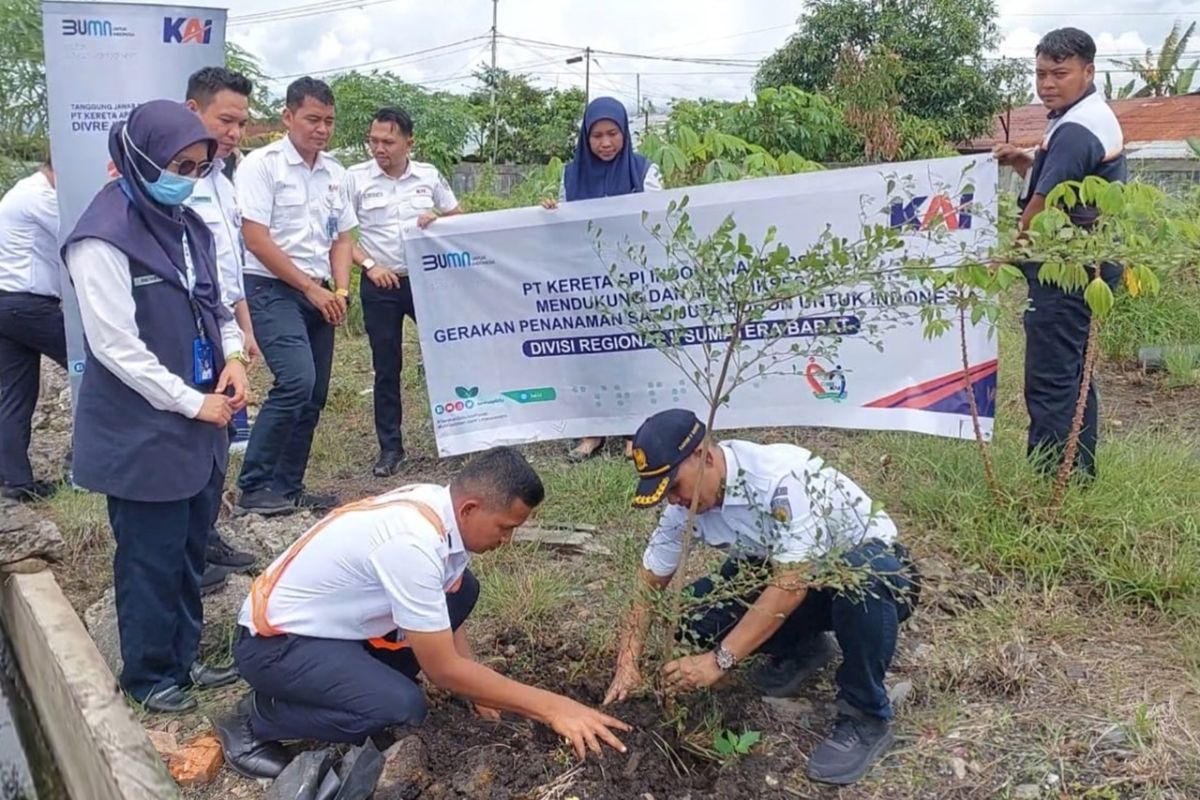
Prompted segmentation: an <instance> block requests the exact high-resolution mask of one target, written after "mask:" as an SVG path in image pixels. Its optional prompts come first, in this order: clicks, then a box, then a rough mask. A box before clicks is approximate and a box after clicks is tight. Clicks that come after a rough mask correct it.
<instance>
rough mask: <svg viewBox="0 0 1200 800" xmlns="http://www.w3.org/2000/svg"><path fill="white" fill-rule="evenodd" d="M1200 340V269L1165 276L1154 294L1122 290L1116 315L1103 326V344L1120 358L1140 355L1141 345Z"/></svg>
mask: <svg viewBox="0 0 1200 800" xmlns="http://www.w3.org/2000/svg"><path fill="white" fill-rule="evenodd" d="M1175 342H1182V343H1187V344H1196V343H1197V342H1200V271H1198V270H1196V268H1195V267H1193V268H1191V269H1190V271H1184V270H1180V271H1179V272H1178V273H1176V274H1174V275H1169V276H1165V277H1164V278H1163V280H1162V291H1161V292H1160V293H1159V294H1157V295H1155V296H1153V297H1138V298H1133V297H1129V296H1128V295H1126V294H1124V293H1121V294H1120V295H1119V298H1118V302H1117V305H1116V307H1115V308H1114V309H1113V313H1112V315H1111V316H1110V317H1109V318H1108V319H1107V320H1106V321H1105V323H1104V327H1103V328H1101V329H1100V346H1101V348H1102V350H1103V352H1104V354H1105V355H1107V356H1108V357H1109V358H1110V359H1114V360H1117V361H1128V360H1131V359H1134V358H1136V357H1137V352H1138V348H1139V347H1143V346H1146V345H1161V344H1171V343H1175Z"/></svg>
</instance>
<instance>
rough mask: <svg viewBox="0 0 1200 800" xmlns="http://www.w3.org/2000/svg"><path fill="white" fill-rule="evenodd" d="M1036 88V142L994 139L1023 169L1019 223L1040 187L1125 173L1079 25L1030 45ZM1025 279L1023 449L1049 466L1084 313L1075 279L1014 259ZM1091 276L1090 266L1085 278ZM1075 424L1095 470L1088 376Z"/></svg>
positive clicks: (1075, 211) (1062, 442)
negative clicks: (1042, 110) (1023, 144)
mask: <svg viewBox="0 0 1200 800" xmlns="http://www.w3.org/2000/svg"><path fill="white" fill-rule="evenodd" d="M1036 53H1037V90H1038V96H1039V97H1040V98H1041V100H1042V104H1043V105H1045V106H1046V108H1047V109H1048V110H1049V112H1050V113H1049V122H1048V124H1047V126H1046V135H1045V137H1044V138H1043V139H1042V143H1041V144H1040V145H1038V147H1037V149H1036V150H1034V151H1033V152H1029V151H1026V150H1023V149H1021V148H1019V147H1016V146H1015V145H1011V144H1002V145H999V146H997V147H996V151H995V154H996V158H997V160H998V161H999V162H1000V163H1001V164H1002V165H1004V166H1007V167H1012V168H1013V169H1015V170H1016V171H1017V172H1018V173H1019V174H1020V175H1021V176H1022V177H1024V178H1025V189H1024V190H1023V191H1022V192H1021V198H1020V204H1021V211H1022V213H1021V222H1020V228H1021V230H1022V231H1027V230H1028V229H1029V225H1030V223H1031V222H1032V221H1033V218H1034V217H1036V216H1037V215H1038V214H1040V213H1041V212H1042V211H1043V210H1044V209H1045V208H1046V196H1047V195H1048V194H1050V192H1052V191H1053V190H1054V188H1055V187H1056V186H1058V185H1059V184H1061V183H1065V182H1067V181H1082V180H1083V179H1084V178H1086V177H1088V176H1090V175H1095V176H1097V177H1100V178H1103V179H1104V180H1107V181H1124V180H1126V178H1127V177H1128V171H1127V169H1126V165H1125V154H1124V153H1125V150H1124V147H1125V144H1124V137H1123V135H1122V133H1121V124H1120V123H1119V122H1118V121H1117V117H1116V114H1114V113H1113V111H1112V109H1111V108H1109V106H1108V103H1107V102H1105V100H1104V97H1103V96H1102V95H1100V94H1098V93H1097V92H1096V85H1095V83H1094V82H1093V81H1094V79H1095V77H1096V66H1095V64H1094V60H1095V57H1096V43H1095V42H1094V41H1092V37H1091V36H1089V35H1088V34H1087V33H1085V32H1084V31H1081V30H1079V29H1078V28H1060V29H1058V30H1054V31H1050V32H1049V33H1047V34H1046V35H1045V36H1043V37H1042V40H1041V41H1040V42H1038V46H1037V50H1036ZM1068 211H1069V213H1070V216H1071V221H1072V222H1073V223H1075V224H1076V225H1078V226H1080V227H1082V228H1088V227H1090V226H1091V225H1093V224H1094V223H1095V220H1096V209H1094V208H1089V207H1086V206H1076V207H1075V208H1071V209H1068ZM1018 266H1020V268H1021V270H1022V271H1023V272H1024V273H1025V278H1026V280H1027V281H1028V283H1029V302H1030V305H1029V309H1028V310H1026V312H1025V406H1026V408H1027V409H1028V411H1029V445H1028V447H1029V457H1030V458H1031V459H1033V460H1034V462H1035V463H1036V464H1037V465H1038V466H1039V467H1041V468H1042V469H1044V470H1045V471H1047V472H1056V471H1057V470H1058V467H1059V462H1061V461H1062V458H1063V455H1064V452H1063V451H1064V449H1065V447H1066V444H1067V439H1068V438H1069V436H1070V431H1071V425H1072V423H1073V422H1074V419H1075V406H1076V403H1077V401H1078V398H1079V388H1080V383H1081V381H1082V379H1083V362H1084V354H1085V350H1086V349H1087V339H1088V327H1089V325H1090V323H1091V318H1092V313H1091V310H1090V309H1089V308H1088V305H1087V303H1086V302H1085V301H1084V298H1083V289H1082V288H1080V289H1078V290H1075V291H1070V292H1068V291H1066V290H1064V289H1062V288H1060V287H1059V286H1056V285H1054V284H1052V283H1049V282H1046V283H1043V282H1042V281H1041V279H1040V278H1039V277H1038V273H1039V271H1040V269H1041V267H1042V264H1041V263H1040V262H1037V261H1026V262H1023V263H1021V264H1019V265H1018ZM1120 274H1121V270H1120V268H1119V267H1118V266H1117V265H1116V264H1108V263H1106V264H1102V265H1101V269H1100V276H1101V277H1102V278H1103V279H1104V280H1105V281H1106V282H1107V283H1108V284H1109V285H1110V286H1115V285H1116V283H1117V281H1118V279H1119V277H1120ZM1090 277H1091V276H1089V279H1090ZM1086 403H1087V404H1086V405H1085V407H1084V414H1083V427H1082V428H1081V429H1080V431H1079V449H1078V451H1077V452H1076V455H1075V463H1074V464H1073V465H1072V467H1077V468H1078V469H1080V470H1081V471H1082V472H1083V474H1085V475H1087V476H1089V477H1095V474H1096V447H1097V445H1098V438H1099V416H1100V412H1099V401H1098V399H1097V395H1096V384H1095V382H1094V381H1093V382H1092V383H1091V385H1090V386H1089V387H1088V393H1087V401H1086Z"/></svg>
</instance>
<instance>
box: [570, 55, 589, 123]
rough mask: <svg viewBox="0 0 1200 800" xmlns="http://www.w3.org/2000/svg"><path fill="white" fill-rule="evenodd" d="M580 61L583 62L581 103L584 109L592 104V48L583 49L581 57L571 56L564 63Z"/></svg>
mask: <svg viewBox="0 0 1200 800" xmlns="http://www.w3.org/2000/svg"><path fill="white" fill-rule="evenodd" d="M580 61H582V62H584V67H583V96H584V101H583V104H584V107H585V108H586V107H587V104H588V103H590V102H592V48H590V47H585V48H583V55H581V56H571V57H570V58H568V59H567V62H566V63H568V64H578V63H579V62H580Z"/></svg>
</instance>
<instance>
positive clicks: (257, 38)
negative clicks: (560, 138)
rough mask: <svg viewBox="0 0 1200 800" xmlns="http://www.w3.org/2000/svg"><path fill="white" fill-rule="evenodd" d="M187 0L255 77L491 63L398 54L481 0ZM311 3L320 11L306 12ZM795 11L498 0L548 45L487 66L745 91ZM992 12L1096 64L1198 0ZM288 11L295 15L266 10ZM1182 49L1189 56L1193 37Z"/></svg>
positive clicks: (512, 51) (483, 24) (1018, 32)
mask: <svg viewBox="0 0 1200 800" xmlns="http://www.w3.org/2000/svg"><path fill="white" fill-rule="evenodd" d="M200 4H203V5H229V6H230V27H229V37H230V38H231V39H232V40H233V41H235V42H237V43H239V44H241V45H243V46H245V47H246V48H247V49H249V50H250V51H251V52H253V53H255V54H256V55H257V56H258V57H259V58H260V60H261V61H262V62H263V64H264V66H265V67H266V71H267V72H268V74H270V75H272V76H280V77H281V78H286V77H289V76H293V75H294V74H297V73H306V72H310V73H318V72H321V71H337V70H339V69H341V68H350V67H355V66H360V65H363V64H364V63H365V62H370V63H367V66H366V67H363V68H366V69H369V68H370V67H371V66H378V67H379V68H381V69H389V70H391V71H393V72H395V73H396V74H398V75H399V76H400V77H402V78H404V79H405V80H408V81H412V82H416V83H421V84H425V85H427V86H428V87H429V88H436V89H447V90H451V91H465V90H467V89H468V88H469V87H470V85H471V81H470V79H469V77H468V76H469V74H470V72H471V71H472V70H473V69H475V68H476V67H478V66H479V65H480V64H482V63H485V62H487V61H488V60H489V59H490V43H489V42H488V41H487V40H486V39H483V38H480V39H478V40H472V41H466V42H464V43H462V44H456V45H454V46H453V47H448V48H444V49H440V50H435V51H433V52H430V53H424V54H418V55H409V54H412V53H415V52H416V51H423V50H428V49H431V48H438V47H441V46H443V45H450V44H453V43H456V42H461V41H463V40H471V39H473V37H484V36H486V35H487V34H488V32H489V29H490V27H491V24H492V2H491V0H441V2H438V1H437V0H435V1H434V2H430V1H429V0H386V1H384V2H380V0H358V2H357V3H356V4H352V2H351V0H325V2H324V3H322V4H320V6H316V4H315V3H314V2H313V0H231V2H229V3H225V4H222V3H218V2H210V0H201V3H200ZM316 8H320V9H321V11H320V13H314V11H315V10H316ZM331 8H337V9H340V10H335V11H330V10H328V9H331ZM802 8H803V4H802V3H797V2H791V3H788V2H778V0H732V1H731V0H599V2H584V0H500V2H499V31H500V33H501V34H503V35H507V36H513V37H520V38H525V39H533V40H538V41H540V42H545V43H548V44H528V43H524V44H523V43H517V42H512V41H506V40H504V39H501V40H500V44H499V48H498V63H499V65H500V66H502V67H505V68H508V69H514V70H519V71H522V72H528V73H533V74H536V75H538V76H539V78H540V79H541V81H542V82H543V83H544V84H546V85H557V86H582V85H583V81H584V70H583V64H582V63H576V64H567V63H565V60H566V59H567V58H569V57H571V56H572V55H580V54H581V53H582V48H584V47H588V46H590V47H592V48H596V49H600V50H610V51H619V52H624V53H637V54H642V55H657V56H684V57H688V58H710V59H721V60H723V61H726V62H731V63H722V64H711V65H710V64H688V63H678V62H672V61H665V60H647V59H631V58H623V57H618V56H613V55H604V54H597V55H596V56H595V57H594V61H593V64H592V87H593V92H592V93H593V96H595V95H596V94H599V93H606V94H612V95H614V96H616V97H618V98H620V99H621V100H623V101H625V102H626V103H627V104H628V105H630V106H631V107H632V106H633V105H634V101H635V97H636V94H637V81H638V78H637V74H638V73H640V74H641V93H642V96H643V97H648V98H650V99H651V100H652V101H655V102H661V101H664V100H667V99H668V98H670V97H672V96H683V97H699V96H705V97H718V98H730V99H734V98H740V97H743V96H744V95H745V94H746V93H747V92H748V91H749V90H750V84H751V79H752V77H753V72H754V67H753V63H752V62H755V61H757V60H758V59H761V58H763V57H764V56H766V55H768V54H769V53H770V52H772V51H773V50H774V49H775V48H777V47H778V46H780V45H781V44H782V43H783V42H784V41H785V40H786V38H787V36H788V34H789V33H790V32H792V31H794V30H795V19H796V17H797V16H798V15H799V13H800V11H801V9H802ZM292 9H295V10H294V11H291V10H292ZM999 9H1000V26H1001V29H1002V40H1001V44H1000V46H999V48H998V51H997V54H999V55H1006V56H1018V57H1025V58H1029V57H1031V56H1032V53H1033V47H1034V45H1035V44H1036V43H1037V40H1038V38H1039V37H1040V36H1041V34H1043V33H1045V32H1046V31H1048V30H1050V29H1052V28H1056V27H1061V26H1064V25H1075V26H1078V27H1082V28H1084V29H1085V30H1088V31H1090V32H1091V33H1092V35H1093V36H1094V37H1095V38H1096V42H1097V44H1098V46H1099V51H1100V54H1101V56H1105V55H1108V56H1128V55H1130V54H1134V53H1138V54H1140V53H1142V52H1144V51H1145V49H1146V47H1147V46H1154V47H1157V46H1158V45H1159V44H1160V43H1161V42H1162V40H1163V37H1164V36H1165V35H1166V33H1167V31H1168V30H1169V29H1170V27H1171V24H1172V23H1173V22H1174V21H1175V20H1176V19H1182V20H1184V22H1185V24H1186V23H1189V22H1191V21H1192V20H1195V19H1198V18H1200V1H1198V0H1159V1H1157V2H1156V0H1086V1H1084V0H1071V1H1070V2H1062V3H1059V4H1050V3H1046V2H1044V0H1043V1H1039V0H1000V2H999ZM289 13H291V14H306V15H305V16H297V17H295V18H292V19H286V18H283V19H280V18H272V16H271V15H274V16H275V17H278V16H281V15H285V14H289ZM262 15H268V16H267V17H263V16H262ZM550 44H557V45H562V46H563V47H561V48H555V47H551V46H549V45H550ZM569 48H577V50H576V51H574V52H573V51H572V50H570V49H569ZM1188 49H1189V52H1190V51H1196V52H1197V53H1200V38H1198V39H1197V40H1196V41H1195V43H1194V44H1193V45H1191V46H1189V48H1188ZM402 56H407V57H402ZM385 59H388V60H386V61H385ZM1106 66H1111V65H1109V64H1108V63H1107V62H1104V61H1102V62H1101V63H1100V64H1099V67H1100V69H1103V68H1105V67H1106ZM1031 69H1032V63H1031ZM1121 78H1124V79H1125V80H1127V79H1128V77H1127V76H1118V75H1114V82H1115V83H1123V82H1124V80H1121ZM283 82H286V81H283Z"/></svg>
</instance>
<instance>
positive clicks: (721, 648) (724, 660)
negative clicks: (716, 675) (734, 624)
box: [713, 644, 737, 672]
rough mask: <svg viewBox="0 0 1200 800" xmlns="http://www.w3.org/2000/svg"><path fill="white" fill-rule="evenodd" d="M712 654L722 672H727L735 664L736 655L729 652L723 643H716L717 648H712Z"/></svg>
mask: <svg viewBox="0 0 1200 800" xmlns="http://www.w3.org/2000/svg"><path fill="white" fill-rule="evenodd" d="M713 655H714V656H715V657H716V659H717V666H718V667H720V668H721V671H722V672H729V670H731V669H733V667H734V665H735V664H737V656H735V655H734V654H733V653H731V652H729V650H728V649H727V648H726V647H725V645H723V644H719V645H717V649H716V650H713Z"/></svg>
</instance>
